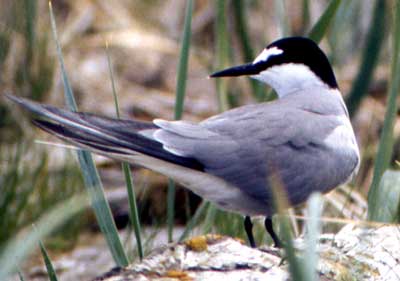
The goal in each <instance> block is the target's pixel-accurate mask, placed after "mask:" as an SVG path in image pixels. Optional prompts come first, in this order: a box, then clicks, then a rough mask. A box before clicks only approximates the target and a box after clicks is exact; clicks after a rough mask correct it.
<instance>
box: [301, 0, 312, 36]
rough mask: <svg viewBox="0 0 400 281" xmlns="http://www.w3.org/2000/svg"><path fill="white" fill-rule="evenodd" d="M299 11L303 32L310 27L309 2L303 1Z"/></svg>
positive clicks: (308, 0) (307, 0)
mask: <svg viewBox="0 0 400 281" xmlns="http://www.w3.org/2000/svg"><path fill="white" fill-rule="evenodd" d="M301 11H302V13H301V19H302V20H301V24H302V30H303V31H304V30H307V29H308V27H309V26H310V0H303V3H302V9H301Z"/></svg>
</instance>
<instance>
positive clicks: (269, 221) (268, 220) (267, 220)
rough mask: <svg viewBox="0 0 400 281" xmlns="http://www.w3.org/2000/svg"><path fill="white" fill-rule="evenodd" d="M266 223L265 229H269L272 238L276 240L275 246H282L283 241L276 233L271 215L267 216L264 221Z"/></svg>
mask: <svg viewBox="0 0 400 281" xmlns="http://www.w3.org/2000/svg"><path fill="white" fill-rule="evenodd" d="M245 223H246V222H245ZM250 223H251V222H250ZM264 225H265V229H266V230H267V232H268V233H269V235H271V238H272V240H274V244H275V247H276V248H282V242H281V241H280V240H279V238H278V236H277V235H276V233H275V231H274V228H273V226H272V218H271V217H266V218H265V221H264Z"/></svg>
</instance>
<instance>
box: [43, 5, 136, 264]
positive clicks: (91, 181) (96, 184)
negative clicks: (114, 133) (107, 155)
mask: <svg viewBox="0 0 400 281" xmlns="http://www.w3.org/2000/svg"><path fill="white" fill-rule="evenodd" d="M49 10H50V19H51V27H52V32H53V36H54V40H55V41H56V46H57V55H58V59H59V61H60V65H61V73H62V78H63V84H64V97H65V100H66V103H67V105H68V107H69V109H70V110H74V111H76V110H77V106H76V102H75V99H74V95H73V93H72V88H71V85H70V83H69V79H68V76H67V72H66V69H65V66H64V60H63V56H62V51H61V47H60V43H59V40H58V36H57V27H56V22H55V19H54V14H53V10H52V6H51V2H49ZM77 154H78V160H79V164H80V166H81V170H82V173H83V178H84V182H85V186H86V189H87V191H88V193H89V196H90V199H91V202H92V207H93V210H94V213H95V215H96V218H97V221H98V223H99V227H100V229H101V231H102V233H103V234H104V236H105V239H106V241H107V244H108V247H109V249H110V252H111V254H112V256H113V258H114V260H115V262H116V264H117V265H118V266H127V265H128V264H129V261H128V258H127V256H126V254H125V252H124V248H123V246H122V243H121V240H120V239H119V235H118V231H117V227H116V226H115V222H114V219H113V217H112V214H111V210H110V206H109V205H108V202H107V200H106V198H105V195H104V191H103V186H102V183H101V181H100V177H99V174H98V172H97V169H96V166H95V164H94V161H93V158H92V156H91V154H90V153H89V152H87V151H82V150H79V151H78V152H77Z"/></svg>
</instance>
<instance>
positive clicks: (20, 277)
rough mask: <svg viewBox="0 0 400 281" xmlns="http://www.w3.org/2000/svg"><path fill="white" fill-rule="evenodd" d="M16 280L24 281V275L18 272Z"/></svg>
mask: <svg viewBox="0 0 400 281" xmlns="http://www.w3.org/2000/svg"><path fill="white" fill-rule="evenodd" d="M18 278H19V280H20V281H25V278H24V275H22V272H21V271H20V270H18Z"/></svg>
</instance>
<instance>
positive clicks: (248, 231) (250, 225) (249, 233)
mask: <svg viewBox="0 0 400 281" xmlns="http://www.w3.org/2000/svg"><path fill="white" fill-rule="evenodd" d="M244 230H245V231H246V234H247V238H248V239H249V243H250V246H251V247H252V248H255V247H256V242H254V236H253V223H252V222H251V219H250V217H249V216H245V217H244Z"/></svg>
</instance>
